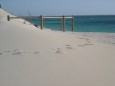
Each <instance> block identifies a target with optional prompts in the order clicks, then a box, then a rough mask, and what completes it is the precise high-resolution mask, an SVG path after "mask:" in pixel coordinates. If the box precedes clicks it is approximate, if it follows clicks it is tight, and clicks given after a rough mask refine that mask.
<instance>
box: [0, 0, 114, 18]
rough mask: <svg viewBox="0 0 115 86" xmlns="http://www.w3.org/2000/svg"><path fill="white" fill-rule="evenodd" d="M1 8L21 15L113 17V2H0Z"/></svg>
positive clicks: (49, 0) (48, 0) (50, 0)
mask: <svg viewBox="0 0 115 86" xmlns="http://www.w3.org/2000/svg"><path fill="white" fill-rule="evenodd" d="M0 4H1V5H2V7H3V8H5V9H6V10H8V11H9V12H11V13H13V14H14V15H17V16H23V15H33V16H38V15H50V16H51V15H53V16H54V15H115V0H0Z"/></svg>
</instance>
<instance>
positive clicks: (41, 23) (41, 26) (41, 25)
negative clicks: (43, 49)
mask: <svg viewBox="0 0 115 86" xmlns="http://www.w3.org/2000/svg"><path fill="white" fill-rule="evenodd" d="M40 28H41V29H43V16H42V15H41V16H40Z"/></svg>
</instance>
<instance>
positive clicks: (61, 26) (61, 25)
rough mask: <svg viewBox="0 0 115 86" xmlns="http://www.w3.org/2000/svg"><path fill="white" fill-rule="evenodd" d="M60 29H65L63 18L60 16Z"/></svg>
mask: <svg viewBox="0 0 115 86" xmlns="http://www.w3.org/2000/svg"><path fill="white" fill-rule="evenodd" d="M60 31H63V19H62V18H60Z"/></svg>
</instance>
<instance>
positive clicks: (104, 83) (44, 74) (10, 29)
mask: <svg viewBox="0 0 115 86" xmlns="http://www.w3.org/2000/svg"><path fill="white" fill-rule="evenodd" d="M7 15H10V14H9V13H8V12H6V11H4V10H3V9H0V86H115V82H114V80H115V68H114V66H115V45H114V41H112V40H113V39H114V38H115V35H114V33H112V34H109V33H71V32H66V33H64V32H60V31H59V32H57V31H51V30H45V29H44V30H40V29H39V28H36V27H34V26H33V25H32V24H30V23H29V22H27V21H26V23H24V22H25V20H23V19H14V20H11V21H7ZM11 16H13V15H11ZM93 34H95V35H93ZM106 34H107V35H106ZM108 37H109V39H110V37H111V40H109V39H108Z"/></svg>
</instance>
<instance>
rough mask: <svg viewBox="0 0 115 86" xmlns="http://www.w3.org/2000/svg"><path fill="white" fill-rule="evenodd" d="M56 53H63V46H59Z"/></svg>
mask: <svg viewBox="0 0 115 86" xmlns="http://www.w3.org/2000/svg"><path fill="white" fill-rule="evenodd" d="M55 53H56V54H62V53H63V50H62V49H61V48H57V49H56V52H55Z"/></svg>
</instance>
